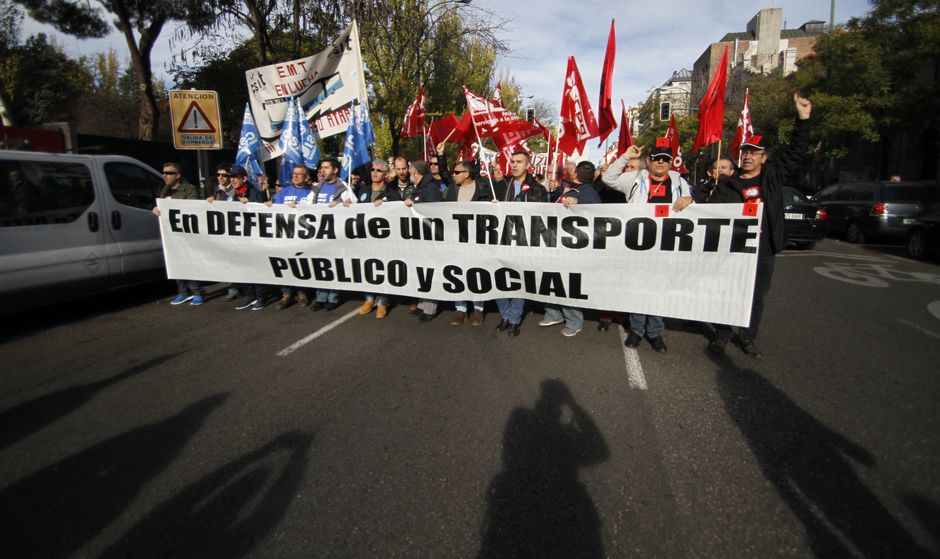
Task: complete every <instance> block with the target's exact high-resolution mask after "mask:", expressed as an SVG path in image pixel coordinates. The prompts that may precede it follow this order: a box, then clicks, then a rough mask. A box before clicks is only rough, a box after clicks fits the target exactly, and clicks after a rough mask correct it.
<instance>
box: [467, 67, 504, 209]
mask: <svg viewBox="0 0 940 559" xmlns="http://www.w3.org/2000/svg"><path fill="white" fill-rule="evenodd" d="M463 98H464V100H465V101H466V100H467V86H463ZM467 110H468V111H470V124H472V125H473V133H474V134H476V135H477V145H478V146H480V161H482V162H483V164H484V165H485V164H486V160H485V159H483V140H481V139H480V131H479V130H477V121H476V120H474V119H473V109H471V108H470V103H469V101H468V102H467ZM486 178H487V179H489V181H490V193H491V194H492V195H493V200H496V189H495V188H493V176H492V174H490V171H489V169H487V171H486Z"/></svg>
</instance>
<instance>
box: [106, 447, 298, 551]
mask: <svg viewBox="0 0 940 559" xmlns="http://www.w3.org/2000/svg"><path fill="white" fill-rule="evenodd" d="M312 443H313V434H312V433H305V432H298V431H292V432H289V433H285V434H283V435H281V436H279V437H277V438H275V439H274V440H272V441H271V442H269V443H267V444H265V445H264V446H262V447H260V448H258V449H257V450H254V451H252V452H250V453H247V454H244V455H242V456H240V457H238V458H237V459H235V460H232V461H231V462H228V463H227V464H225V465H223V466H221V467H219V468H218V469H216V470H214V471H212V472H210V473H209V474H207V475H205V476H204V477H202V478H201V479H199V480H197V481H195V482H194V483H192V484H190V485H189V486H187V487H185V488H184V489H183V490H182V491H180V492H179V493H177V494H176V495H175V496H174V497H172V498H171V499H169V500H168V501H166V502H165V503H163V504H161V505H159V506H158V507H156V508H155V509H154V510H153V511H151V512H150V513H149V514H148V515H147V516H145V517H144V518H143V519H142V520H140V521H139V522H138V523H137V524H136V525H134V527H133V528H131V530H130V531H129V532H128V533H127V534H126V535H124V536H123V537H122V538H120V539H119V540H118V541H117V542H115V543H114V544H113V545H112V546H111V547H109V548H108V549H107V550H106V551H105V552H104V554H103V555H102V557H105V558H107V557H115V558H118V557H154V558H161V559H162V558H164V557H226V558H232V557H239V556H242V555H245V554H247V553H249V552H250V551H251V550H252V547H253V546H254V545H255V544H256V543H258V542H259V541H261V540H262V539H263V538H264V537H265V536H266V535H267V534H268V533H270V532H271V530H272V529H273V528H274V527H275V526H277V524H278V523H279V522H280V521H281V519H282V518H283V517H284V515H285V514H286V513H287V509H288V507H289V506H290V504H291V502H292V501H293V500H294V498H295V496H296V495H297V492H298V490H299V488H300V486H301V483H302V481H303V478H304V473H305V470H306V468H307V461H308V459H307V455H308V452H309V449H310V446H311V444H312Z"/></svg>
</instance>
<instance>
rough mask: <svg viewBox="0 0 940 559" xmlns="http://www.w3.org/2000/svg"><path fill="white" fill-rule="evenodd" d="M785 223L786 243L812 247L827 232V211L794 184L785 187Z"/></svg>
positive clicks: (803, 247)
mask: <svg viewBox="0 0 940 559" xmlns="http://www.w3.org/2000/svg"><path fill="white" fill-rule="evenodd" d="M783 217H784V221H783V225H784V235H785V238H786V241H785V242H786V244H792V245H795V246H796V248H799V249H811V248H813V247H814V246H816V241H818V240H819V239H822V238H823V236H825V234H826V218H827V215H826V211H825V210H822V209H820V208H818V207H816V203H815V202H813V201H812V200H810V199H809V198H807V197H806V195H805V194H803V193H802V192H800V191H799V190H797V189H796V188H793V187H792V186H784V187H783Z"/></svg>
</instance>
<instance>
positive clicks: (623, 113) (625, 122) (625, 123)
mask: <svg viewBox="0 0 940 559" xmlns="http://www.w3.org/2000/svg"><path fill="white" fill-rule="evenodd" d="M632 145H633V134H632V133H630V117H628V116H627V106H626V105H624V104H623V99H621V100H620V138H619V139H618V140H617V157H620V156H621V155H623V154H624V153H626V151H627V148H628V147H630V146H632Z"/></svg>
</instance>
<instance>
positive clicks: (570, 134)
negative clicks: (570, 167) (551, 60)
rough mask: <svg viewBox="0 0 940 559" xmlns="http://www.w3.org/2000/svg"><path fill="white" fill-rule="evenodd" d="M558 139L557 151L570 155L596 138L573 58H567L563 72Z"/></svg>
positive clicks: (595, 125) (593, 123) (589, 108)
mask: <svg viewBox="0 0 940 559" xmlns="http://www.w3.org/2000/svg"><path fill="white" fill-rule="evenodd" d="M559 134H560V137H559V138H558V150H559V151H561V152H562V153H565V154H567V155H571V154H573V153H574V152H575V150H577V151H578V152H583V151H584V144H585V143H587V141H588V140H589V139H591V138H596V137H597V134H598V131H597V121H596V120H594V110H593V109H591V102H590V101H588V98H587V95H586V94H585V92H584V84H583V83H582V82H581V72H579V71H578V64H577V63H576V62H575V61H574V57H573V56H569V57H568V69H567V70H566V71H565V88H564V91H563V92H562V95H561V127H560V133H559Z"/></svg>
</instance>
